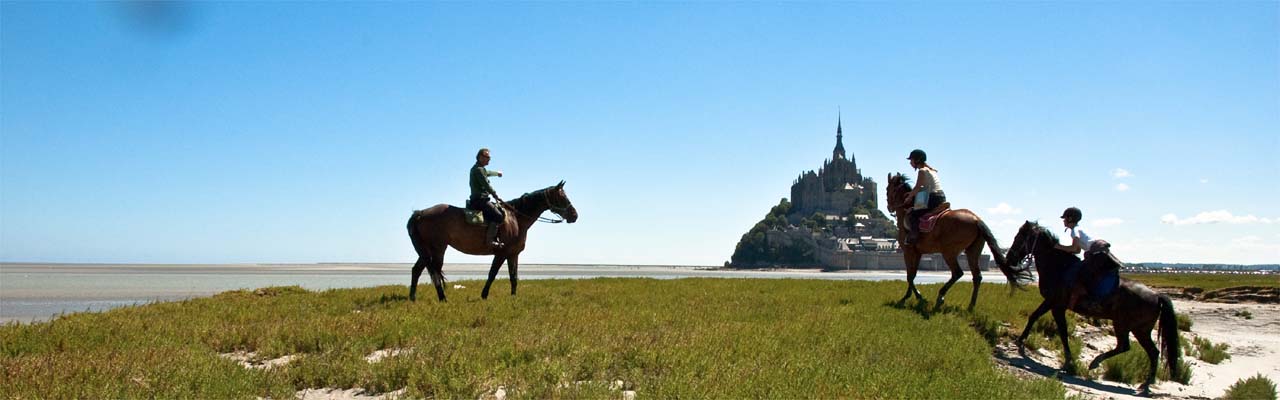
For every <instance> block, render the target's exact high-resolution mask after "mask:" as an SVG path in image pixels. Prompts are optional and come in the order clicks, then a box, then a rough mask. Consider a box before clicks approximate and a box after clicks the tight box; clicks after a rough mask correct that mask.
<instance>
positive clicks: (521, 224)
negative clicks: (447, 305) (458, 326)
mask: <svg viewBox="0 0 1280 400" xmlns="http://www.w3.org/2000/svg"><path fill="white" fill-rule="evenodd" d="M503 208H504V209H505V211H506V222H505V223H503V225H502V227H501V228H500V229H499V230H498V237H499V238H500V239H501V240H502V243H504V244H505V245H504V246H503V247H502V248H500V249H497V250H496V251H495V250H494V249H493V248H490V247H489V244H488V243H486V242H485V237H484V234H485V226H484V225H471V224H468V223H467V222H466V220H465V215H464V211H463V209H461V208H458V207H454V206H450V205H448V204H437V205H436V206H434V207H431V208H428V209H425V210H418V211H414V212H413V215H411V216H409V226H408V229H409V240H411V241H413V250H414V251H417V252H418V262H416V263H414V264H413V280H412V281H411V283H410V285H409V300H417V296H416V294H417V291H418V277H419V276H421V275H422V270H423V269H424V268H426V269H427V270H428V271H429V274H430V275H431V284H432V285H433V286H435V287H436V296H437V297H439V298H440V301H445V297H444V272H443V269H444V252H445V250H447V249H448V248H449V247H450V246H452V247H453V248H455V249H457V250H458V251H461V252H463V253H467V254H471V255H489V254H492V255H493V266H491V267H490V268H489V280H488V281H487V282H485V283H484V291H482V292H480V297H482V298H486V299H487V298H489V286H490V285H492V284H493V279H494V278H496V277H497V276H498V268H501V267H502V263H503V262H506V263H507V272H509V273H510V274H511V294H512V295H515V294H516V282H517V278H516V276H517V275H516V270H517V268H518V265H519V263H520V252H521V251H524V243H525V238H526V235H527V234H528V233H529V227H531V226H533V223H534V222H538V220H539V219H542V217H541V215H542V213H543V212H544V211H548V210H550V211H551V212H553V213H555V214H556V215H559V216H560V217H561V218H564V220H565V221H568V222H569V223H573V222H575V221H577V220H578V210H577V209H575V208H573V203H572V202H570V201H569V196H567V195H565V194H564V181H560V183H559V184H557V185H555V186H552V187H548V188H546V189H542V190H539V191H536V192H533V193H527V194H525V195H524V196H520V198H518V199H515V200H512V201H510V202H508V203H505V204H503ZM551 222H560V221H551Z"/></svg>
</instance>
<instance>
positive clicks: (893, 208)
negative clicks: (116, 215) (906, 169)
mask: <svg viewBox="0 0 1280 400" xmlns="http://www.w3.org/2000/svg"><path fill="white" fill-rule="evenodd" d="M886 181H887V182H888V184H886V185H885V187H884V191H885V197H886V200H887V201H888V203H887V204H885V206H886V208H888V209H889V214H890V215H894V216H896V215H897V214H898V213H900V212H902V211H905V210H908V209H910V208H911V206H912V203H914V202H915V199H908V198H906V197H907V193H910V192H911V179H910V178H907V176H906V175H903V174H900V173H898V174H889V177H888V178H887V179H886Z"/></svg>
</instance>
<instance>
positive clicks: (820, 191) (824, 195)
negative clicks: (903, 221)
mask: <svg viewBox="0 0 1280 400" xmlns="http://www.w3.org/2000/svg"><path fill="white" fill-rule="evenodd" d="M876 193H878V192H876V183H875V181H872V180H871V178H864V177H863V176H862V171H861V170H859V169H858V164H857V162H856V161H854V157H853V153H851V152H850V153H845V150H844V128H843V126H842V121H840V119H839V118H837V119H836V148H835V149H834V150H831V159H828V160H826V161H825V162H823V163H822V168H819V169H818V171H817V172H816V173H815V172H814V171H808V172H805V173H802V174H800V177H798V178H796V181H795V182H794V183H792V184H791V212H790V213H789V214H790V215H797V216H799V217H801V218H803V217H807V216H810V215H813V213H815V212H820V213H823V214H825V215H848V214H849V211H851V210H852V209H853V208H854V207H857V206H862V208H865V209H869V210H874V209H876V204H877V203H876Z"/></svg>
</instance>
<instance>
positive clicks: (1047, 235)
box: [1031, 221, 1058, 243]
mask: <svg viewBox="0 0 1280 400" xmlns="http://www.w3.org/2000/svg"><path fill="white" fill-rule="evenodd" d="M1031 229H1033V230H1035V234H1036V235H1040V238H1041V239H1044V240H1049V241H1050V242H1049V243H1058V235H1056V234H1054V233H1053V231H1050V230H1049V228H1047V227H1045V226H1043V225H1040V222H1039V221H1035V222H1032V223H1031Z"/></svg>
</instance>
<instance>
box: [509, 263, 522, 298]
mask: <svg viewBox="0 0 1280 400" xmlns="http://www.w3.org/2000/svg"><path fill="white" fill-rule="evenodd" d="M519 264H520V256H519V255H513V256H511V258H509V259H507V273H508V274H509V275H510V276H511V295H512V296H515V295H516V284H517V283H519V282H520V279H518V278H517V275H516V267H517V266H518V265H519Z"/></svg>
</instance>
